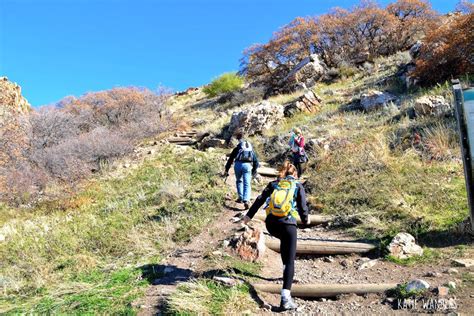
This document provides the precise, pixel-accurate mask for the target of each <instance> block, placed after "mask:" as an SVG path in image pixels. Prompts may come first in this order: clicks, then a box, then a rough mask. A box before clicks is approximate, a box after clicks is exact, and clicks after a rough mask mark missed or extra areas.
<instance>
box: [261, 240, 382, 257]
mask: <svg viewBox="0 0 474 316" xmlns="http://www.w3.org/2000/svg"><path fill="white" fill-rule="evenodd" d="M265 245H266V246H267V247H268V248H269V249H271V250H273V251H276V252H280V241H279V240H276V239H267V240H266V241H265ZM375 248H377V246H376V245H374V244H369V243H362V242H354V241H323V240H298V242H297V244H296V253H297V254H306V255H342V254H350V253H366V252H369V251H371V250H374V249H375Z"/></svg>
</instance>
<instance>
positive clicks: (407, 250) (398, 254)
mask: <svg viewBox="0 0 474 316" xmlns="http://www.w3.org/2000/svg"><path fill="white" fill-rule="evenodd" d="M387 248H388V251H389V252H390V255H392V256H393V257H395V258H398V259H407V258H410V257H413V256H421V255H423V248H421V247H420V246H418V245H417V244H416V242H415V237H413V236H412V235H410V234H408V233H398V234H397V235H396V236H395V237H393V239H392V242H390V244H389V245H388V247H387Z"/></svg>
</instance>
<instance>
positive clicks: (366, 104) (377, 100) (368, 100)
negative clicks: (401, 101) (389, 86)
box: [360, 90, 396, 112]
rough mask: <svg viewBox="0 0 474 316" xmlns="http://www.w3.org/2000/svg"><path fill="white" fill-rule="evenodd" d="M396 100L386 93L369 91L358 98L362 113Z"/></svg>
mask: <svg viewBox="0 0 474 316" xmlns="http://www.w3.org/2000/svg"><path fill="white" fill-rule="evenodd" d="M395 100H396V97H395V96H394V95H392V94H390V93H388V92H381V91H377V90H371V91H369V92H367V93H364V94H362V96H361V97H360V106H361V107H362V109H363V110H364V111H367V112H369V111H374V110H378V109H380V108H383V107H385V106H387V105H388V103H389V102H393V101H395Z"/></svg>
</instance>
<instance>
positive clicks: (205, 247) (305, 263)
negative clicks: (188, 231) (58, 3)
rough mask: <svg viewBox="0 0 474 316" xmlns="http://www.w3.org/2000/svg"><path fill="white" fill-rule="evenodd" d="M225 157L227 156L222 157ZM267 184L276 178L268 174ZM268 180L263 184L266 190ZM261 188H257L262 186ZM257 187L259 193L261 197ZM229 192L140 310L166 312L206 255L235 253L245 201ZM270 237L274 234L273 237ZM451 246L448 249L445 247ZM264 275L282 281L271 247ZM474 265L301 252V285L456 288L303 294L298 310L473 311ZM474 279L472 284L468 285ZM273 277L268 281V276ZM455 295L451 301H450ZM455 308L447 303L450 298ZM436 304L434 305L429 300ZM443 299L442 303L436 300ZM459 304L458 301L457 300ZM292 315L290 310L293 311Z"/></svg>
mask: <svg viewBox="0 0 474 316" xmlns="http://www.w3.org/2000/svg"><path fill="white" fill-rule="evenodd" d="M222 159H223V160H225V157H222ZM263 180H264V181H263V183H266V182H267V181H268V180H270V178H265V179H263ZM233 183H234V178H233V176H232V175H231V178H229V179H228V181H227V185H228V186H229V191H234V190H235V189H234V186H233ZM261 187H262V185H260V186H259V188H258V189H261ZM258 189H256V190H255V191H258ZM257 194H258V193H257V192H253V197H254V198H255V197H256V196H257ZM232 200H233V195H232V194H229V196H228V200H227V202H226V203H225V204H226V205H225V206H224V208H223V210H222V213H220V215H219V216H218V217H216V219H215V220H214V222H213V223H212V225H210V226H209V227H208V228H207V229H206V230H204V231H203V232H201V234H200V235H199V236H197V237H196V238H194V239H193V241H192V242H191V243H190V244H188V245H187V246H185V247H184V248H182V249H179V250H177V251H175V252H174V253H172V254H171V255H170V256H168V258H167V259H166V260H165V262H164V263H163V265H162V266H159V267H156V268H157V269H161V272H162V275H163V277H161V278H157V279H156V280H155V281H154V284H153V285H152V286H150V288H149V289H148V290H147V294H146V296H145V297H144V298H143V299H141V300H139V301H137V302H136V303H135V305H136V306H137V307H139V308H140V312H139V314H140V315H154V314H160V312H161V311H162V310H163V308H164V306H165V304H166V297H167V296H168V295H169V294H170V293H172V292H173V291H174V290H175V289H176V286H177V285H178V284H179V282H182V281H186V280H189V279H191V278H193V277H198V276H202V275H203V274H206V272H208V270H209V267H208V266H207V265H208V261H206V259H205V258H206V257H207V256H209V255H215V256H223V255H224V256H225V255H227V254H226V253H225V252H227V253H228V254H231V255H232V252H231V251H230V249H229V248H226V249H223V248H222V244H223V241H224V240H228V239H229V237H230V236H232V235H234V234H235V232H236V231H237V230H238V229H240V228H241V227H242V224H241V223H240V222H235V220H233V219H235V218H236V216H237V217H238V216H242V215H243V210H242V209H241V206H239V205H236V204H235V203H234V202H233V201H232ZM298 234H299V235H298V237H299V239H316V240H338V241H344V240H354V238H353V237H352V236H349V235H348V234H347V233H345V232H344V230H342V229H333V228H332V227H331V226H323V225H319V226H314V227H311V228H302V229H300V230H299V232H298ZM267 238H268V237H267ZM445 250H446V249H445ZM260 261H261V262H262V264H263V269H262V271H261V274H260V275H259V276H258V277H260V278H262V279H267V280H275V281H272V282H277V283H281V274H282V263H281V260H280V255H279V254H278V253H276V252H273V251H271V250H268V249H267V250H266V252H265V254H264V256H263V258H261V259H260ZM470 269H472V267H471V268H466V267H453V264H452V262H451V260H448V259H443V260H441V261H440V260H436V261H433V262H427V263H419V264H416V265H414V266H404V265H399V264H396V263H393V262H390V261H387V260H385V259H383V258H380V257H379V256H378V253H376V252H375V253H371V254H369V255H367V256H365V255H356V254H352V255H337V256H310V255H305V256H299V257H298V258H297V261H296V274H295V284H311V283H322V284H329V283H334V284H356V283H400V284H403V283H406V282H408V281H410V280H414V279H423V280H425V281H427V282H428V283H429V285H430V289H431V290H433V293H434V292H436V290H435V289H436V288H437V287H438V286H443V285H445V284H447V283H449V282H454V284H455V286H456V290H451V291H450V293H449V294H448V295H447V296H443V297H440V296H437V295H436V294H429V295H425V296H424V297H421V298H419V299H418V301H417V302H416V304H415V303H413V302H411V301H409V300H405V301H404V300H399V299H398V298H397V297H395V296H393V295H392V296H390V295H388V296H387V295H385V294H367V295H363V296H357V295H355V294H347V295H340V296H338V297H333V298H320V299H300V298H296V299H295V301H296V302H297V304H298V305H299V309H298V312H301V313H317V314H382V313H397V314H398V313H407V312H408V313H414V312H419V313H433V312H440V313H447V312H457V313H466V314H469V312H470V311H472V310H474V302H473V300H472V298H473V297H474V292H473V290H472V270H470ZM466 280H471V281H470V282H471V285H470V286H468V285H466V284H467V283H468V282H467V281H466ZM267 282H268V281H267ZM258 298H259V299H261V302H259V303H260V308H259V309H258V310H254V311H253V312H255V313H258V314H267V313H272V312H277V311H278V307H277V306H278V304H279V295H273V294H266V293H258ZM450 299H451V301H449V300H450ZM448 302H450V303H451V306H450V307H451V308H447V303H448ZM428 303H431V305H429V306H423V304H428ZM436 304H437V305H436ZM453 304H454V305H453ZM288 314H290V313H288Z"/></svg>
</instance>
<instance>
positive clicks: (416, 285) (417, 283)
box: [406, 279, 430, 293]
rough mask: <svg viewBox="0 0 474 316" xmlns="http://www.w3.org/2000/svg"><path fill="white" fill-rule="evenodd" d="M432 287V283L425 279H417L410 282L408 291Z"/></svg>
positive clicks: (418, 290) (420, 290) (419, 290)
mask: <svg viewBox="0 0 474 316" xmlns="http://www.w3.org/2000/svg"><path fill="white" fill-rule="evenodd" d="M429 288H430V284H429V283H428V282H426V281H425V280H421V279H416V280H412V281H410V282H408V284H407V287H406V291H407V292H408V293H410V292H422V291H425V290H427V289H429Z"/></svg>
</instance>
